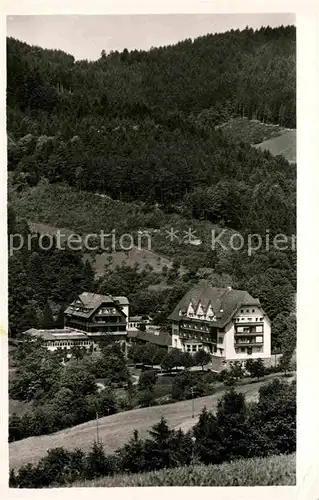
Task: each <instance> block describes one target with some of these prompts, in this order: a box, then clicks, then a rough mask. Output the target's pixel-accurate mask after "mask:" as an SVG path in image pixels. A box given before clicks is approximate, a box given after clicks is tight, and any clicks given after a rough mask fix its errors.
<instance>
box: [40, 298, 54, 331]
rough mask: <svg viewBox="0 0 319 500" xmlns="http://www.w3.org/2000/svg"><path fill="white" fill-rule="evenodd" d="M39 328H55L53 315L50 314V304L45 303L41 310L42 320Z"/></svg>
mask: <svg viewBox="0 0 319 500" xmlns="http://www.w3.org/2000/svg"><path fill="white" fill-rule="evenodd" d="M41 326H42V328H44V329H50V328H54V326H55V324H54V319H53V314H52V309H51V307H50V304H49V303H48V302H46V303H45V306H44V309H43V318H42V322H41Z"/></svg>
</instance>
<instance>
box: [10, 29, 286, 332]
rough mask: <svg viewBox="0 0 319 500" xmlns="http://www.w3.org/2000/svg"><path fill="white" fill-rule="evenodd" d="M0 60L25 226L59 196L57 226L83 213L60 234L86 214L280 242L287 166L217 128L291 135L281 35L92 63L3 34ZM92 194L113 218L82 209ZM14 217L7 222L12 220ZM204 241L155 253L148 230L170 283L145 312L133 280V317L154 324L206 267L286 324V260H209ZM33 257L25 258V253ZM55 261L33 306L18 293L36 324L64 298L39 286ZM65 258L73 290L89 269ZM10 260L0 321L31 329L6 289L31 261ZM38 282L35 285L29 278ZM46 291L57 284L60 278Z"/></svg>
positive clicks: (272, 256)
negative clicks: (150, 318) (167, 264)
mask: <svg viewBox="0 0 319 500" xmlns="http://www.w3.org/2000/svg"><path fill="white" fill-rule="evenodd" d="M101 49H103V47H101ZM7 65H8V67H7V127H8V168H9V170H10V171H11V172H10V183H11V185H12V192H14V193H15V195H14V199H13V198H9V201H11V202H12V205H13V207H14V208H15V209H16V212H17V219H19V214H23V218H26V219H27V218H28V213H30V214H31V212H32V217H33V220H31V222H48V223H50V224H52V225H57V226H58V225H59V224H58V221H57V220H54V216H53V211H54V210H55V211H56V210H57V204H56V203H54V202H55V201H56V199H57V197H59V196H60V198H58V200H60V199H62V196H63V200H65V201H64V206H63V209H62V208H61V214H60V217H59V219H60V220H61V219H63V220H66V219H68V220H71V219H72V217H71V218H70V217H69V218H68V217H67V216H66V215H67V214H66V213H65V210H66V209H68V210H69V211H70V213H71V212H72V209H73V208H74V207H75V206H76V203H79V202H81V203H82V201H83V207H82V208H83V212H82V211H80V210H79V208H77V209H76V211H77V216H75V217H74V221H75V224H74V225H76V227H71V225H68V226H69V227H70V229H77V230H79V229H81V228H82V229H83V230H84V231H86V232H87V231H89V230H90V228H89V227H88V226H90V225H92V224H91V221H92V220H94V225H96V224H98V222H100V221H101V223H102V222H103V224H104V223H105V220H106V219H107V222H109V223H110V220H112V227H113V225H114V224H115V226H116V228H117V229H119V228H123V226H124V227H125V230H126V231H129V230H131V231H135V230H136V229H137V227H136V224H137V221H140V220H141V221H142V222H143V224H142V226H143V227H142V228H143V229H145V228H158V229H159V230H163V225H164V227H165V229H166V226H167V227H169V226H176V227H179V225H181V224H183V229H184V228H186V227H187V228H188V227H191V226H192V227H193V228H194V227H197V226H196V225H195V223H194V220H197V221H200V223H201V224H205V223H206V221H207V228H210V227H211V226H210V224H213V225H214V226H218V227H220V228H225V227H226V228H229V229H231V230H236V231H240V232H241V233H242V234H244V235H247V234H248V233H249V232H257V233H260V234H261V235H262V236H263V235H264V234H265V231H269V234H270V235H271V236H273V235H275V234H277V233H284V234H286V235H288V236H289V237H290V236H291V235H293V234H294V232H295V184H296V169H295V165H294V164H289V163H288V161H286V160H285V159H284V158H283V157H281V156H278V157H273V156H272V155H271V154H270V153H269V152H263V151H259V150H256V149H254V148H252V147H251V146H250V140H249V139H250V138H247V140H240V141H238V140H234V138H233V137H232V136H231V134H229V133H227V131H225V132H224V131H223V127H220V128H218V127H217V126H218V125H223V124H224V123H225V122H228V121H229V120H231V119H232V118H235V117H242V116H245V117H248V118H250V119H257V120H260V121H261V122H266V123H272V124H275V125H278V126H280V127H289V128H294V127H295V123H296V117H295V98H296V96H295V80H296V78H295V70H296V64H295V28H294V27H292V26H289V27H285V28H284V27H280V28H276V29H271V28H261V29H260V30H257V31H254V30H252V29H246V30H244V31H239V30H236V31H234V30H232V31H230V32H227V33H222V34H215V35H207V36H203V37H200V38H197V39H195V40H194V41H192V40H185V41H182V42H180V43H178V44H176V45H174V46H168V47H159V48H154V49H151V50H150V51H137V50H134V51H131V52H129V51H128V50H124V51H123V52H121V53H118V52H114V53H110V54H108V55H107V54H106V53H105V52H104V51H103V50H102V52H101V57H100V59H99V60H97V61H94V62H88V61H75V60H74V58H73V56H72V55H69V54H66V53H63V52H61V51H57V50H44V49H42V48H40V47H31V46H29V45H27V44H26V43H22V42H20V41H18V40H15V39H12V38H9V39H8V40H7ZM216 127H217V128H216ZM53 185H54V186H53ZM68 190H69V191H68ZM59 193H60V194H59ZM77 193H78V196H77ZM92 193H100V194H104V195H107V196H110V197H111V199H109V198H107V199H108V200H109V201H108V202H107V205H112V199H113V200H118V201H117V204H116V207H117V208H116V207H115V208H114V207H113V208H114V210H115V212H116V214H115V216H114V217H113V211H112V210H110V212H112V217H110V216H109V217H108V218H105V217H104V218H103V217H102V216H101V211H99V210H98V207H100V206H101V204H99V203H98V201H95V198H96V199H97V200H98V199H99V198H98V197H95V196H93V194H92ZM44 195H45V196H46V198H45V199H44V198H43V196H44ZM19 197H20V198H19ZM68 199H69V200H70V204H69V205H68V203H67V200H68ZM39 200H40V201H41V200H42V201H41V203H40V202H39ZM50 200H51V202H50ZM74 200H77V201H76V202H75V201H74ZM124 202H125V203H124ZM23 204H25V206H24V207H23V206H22V205H23ZM93 205H94V207H95V209H93V208H92V207H93ZM113 205H114V202H113ZM30 207H31V208H30ZM29 208H30V210H29ZM28 210H29V212H28ZM50 211H51V212H50ZM55 213H56V212H55ZM79 213H81V214H83V217H82V215H81V217H80V216H79ZM128 214H131V216H130V219H129V220H132V221H133V222H134V224H133V225H134V227H132V228H130V227H127V220H128V219H126V218H127V217H128ZM80 219H81V220H80ZM124 219H125V224H124ZM12 220H15V215H14V213H12ZM189 221H192V222H191V223H190V224H188V222H189ZM113 222H114V224H113ZM16 223H17V227H19V224H21V221H19V220H18V221H17V222H15V224H16ZM24 227H25V229H26V226H24ZM205 227H206V226H205ZM102 228H104V226H103V227H100V229H102ZM109 229H111V227H110V228H109ZM26 230H27V229H26ZM95 230H96V229H95ZM206 233H207V235H206V237H207V238H209V233H208V232H206ZM156 238H157V239H158V241H157V240H156ZM160 238H162V239H161V240H160ZM202 240H203V238H202ZM165 244H167V248H168V251H167V252H166V248H165ZM208 244H209V242H207V241H206V242H205V245H206V246H203V249H202V250H200V249H199V250H198V252H197V253H198V256H197V257H196V258H195V257H194V258H193V255H195V253H194V249H191V248H190V247H185V245H184V247H181V245H178V244H177V243H176V244H175V246H174V245H170V246H169V244H168V242H167V240H166V241H164V236H163V234H162V235H160V234H158V235H157V236H156V237H155V246H156V248H155V249H156V250H157V251H159V252H161V253H162V254H163V255H170V256H172V257H174V261H175V264H176V265H175V267H174V269H173V271H172V273H171V275H169V276H168V277H163V279H164V281H165V280H166V281H168V282H169V283H170V284H172V283H174V286H175V285H176V286H177V288H178V289H177V292H176V293H175V292H174V293H173V292H172V296H173V298H172V300H170V301H167V300H166V297H165V300H164V294H162V295H163V297H162V298H161V300H160V301H158V302H156V305H154V304H151V305H150V304H149V302H150V300H149V296H148V294H147V291H145V286H144V284H143V286H142V285H141V286H140V285H139V286H140V288H141V292H142V291H143V293H144V297H143V300H144V302H143V300H142V293H141V296H138V300H137V299H136V300H135V305H134V311H136V312H141V313H142V312H145V311H144V310H143V311H142V310H138V304H144V305H143V307H144V309H145V310H146V309H147V308H148V311H149V312H152V313H154V312H156V310H161V311H162V315H161V320H163V319H164V313H165V314H166V313H169V309H170V308H171V307H172V306H173V305H174V304H173V302H174V300H177V297H178V294H180V293H183V292H184V289H185V287H189V286H190V285H191V283H192V280H196V279H198V275H196V271H197V270H198V269H197V268H202V267H209V268H215V271H216V273H217V280H220V282H221V283H224V277H223V274H226V275H227V276H228V277H229V278H227V280H228V279H229V280H230V282H227V285H228V284H231V285H233V286H236V285H237V286H240V287H245V288H246V289H248V290H249V291H250V292H251V293H253V294H255V295H256V296H259V297H260V298H261V300H262V301H263V303H264V304H266V306H268V309H269V314H270V316H271V318H272V319H274V318H276V317H277V316H278V315H280V313H281V312H283V313H284V314H285V315H286V317H285V318H286V319H287V317H288V316H287V315H288V314H289V312H290V310H291V297H292V295H293V292H294V290H295V259H294V255H293V252H291V251H289V252H286V253H285V252H278V251H277V252H275V251H273V252H272V253H271V252H264V253H263V254H258V256H257V255H256V256H253V257H248V256H247V253H246V254H245V252H244V251H243V252H233V253H231V252H230V254H229V255H227V256H225V255H224V256H220V255H219V256H218V257H217V256H216V255H213V256H212V255H211V252H210V249H209V247H208ZM33 250H34V252H35V253H37V254H39V250H38V249H37V248H34V249H33ZM191 252H192V253H191ZM58 253H59V252H58V251H57V250H55V252H53V254H52V256H51V257H50V258H51V259H52V260H51V264H52V267H51V269H50V270H46V272H48V274H47V278H46V286H47V287H48V289H50V292H48V291H43V290H42V291H41V290H40V292H39V295H38V297H40V298H39V300H38V298H37V297H33V296H32V294H29V292H28V291H26V290H27V288H25V291H24V292H23V297H24V298H26V297H28V296H29V301H32V300H33V305H34V307H35V310H36V311H37V316H38V317H39V318H42V319H41V320H39V321H40V323H41V322H44V323H47V321H45V320H44V319H43V316H44V311H43V307H44V305H45V304H47V302H48V301H51V303H52V301H53V302H55V303H56V304H57V305H58V306H59V307H60V306H61V305H62V302H64V301H67V300H69V295H68V296H66V295H65V293H64V294H62V295H63V297H62V295H61V297H60V299H61V300H60V301H59V300H58V298H57V296H56V294H54V293H53V292H52V287H54V285H53V284H54V280H55V278H54V269H55V268H56V267H58V260H59V259H60V257H57V255H58ZM181 255H183V259H184V260H183V264H184V265H187V266H188V269H189V271H190V274H189V275H188V276H187V277H186V278H185V280H184V281H183V283H180V282H179V280H180V279H181V278H178V276H177V274H176V269H178V264H179V263H178V262H177V261H178V259H179V258H180V257H181ZM199 257H200V258H199ZM206 257H207V258H206ZM65 258H66V257H65ZM68 258H70V259H71V260H72V259H73V262H74V274H75V275H76V276H78V274H79V275H81V276H82V275H84V278H83V283H82V281H81V279H82V278H81V279H80V278H79V277H77V278H76V281H75V282H76V283H77V285H76V286H74V287H71V290H72V293H74V294H75V293H76V292H77V291H78V290H79V289H80V288H81V286H82V284H83V286H84V283H85V284H86V286H87V283H88V282H90V283H91V281H90V280H92V273H91V271H90V268H89V266H86V268H84V267H83V266H82V263H81V261H80V260H79V259H77V258H76V257H75V256H73V255H72V256H71V255H70V256H69V257H68ZM41 259H42V255H40V260H41ZM11 260H12V261H11ZM11 260H10V272H11V276H12V279H11V283H12V284H11V285H10V286H11V288H10V290H11V303H12V307H11V313H10V317H11V320H10V321H11V323H12V325H13V327H12V330H13V331H14V332H15V333H17V332H18V331H19V330H21V328H22V325H23V327H27V326H36V325H35V324H34V322H32V321H33V320H32V321H31V319H30V318H28V317H27V318H26V320H25V321H24V319H23V318H24V315H25V314H27V311H28V306H27V305H26V304H27V303H26V302H25V306H24V308H23V311H22V309H21V310H20V309H19V307H20V304H21V301H20V299H19V297H18V296H17V295H18V294H17V292H16V287H15V283H17V282H18V280H19V273H20V267H21V266H22V268H23V269H24V275H23V276H24V279H25V282H26V283H25V287H27V286H29V283H31V281H30V280H31V277H32V276H33V274H32V273H33V270H34V269H35V267H36V266H35V265H34V261H35V262H37V261H39V259H38V257H36V256H33V257H32V259H31V257H30V256H26V255H25V254H24V253H23V252H21V254H16V255H15V256H14V257H12V258H11ZM191 262H192V264H191V265H190V263H191ZM43 264H44V263H43ZM51 264H50V265H51ZM47 266H49V263H48V264H47ZM72 273H73V272H72ZM72 273H70V276H73V274H72ZM174 273H175V275H174ZM216 273H215V276H216ZM115 274H116V273H115ZM146 274H147V273H146ZM151 274H152V273H151ZM85 276H86V277H85ZM218 276H219V278H218ZM144 278H145V283H146V282H147V284H151V283H153V282H154V284H157V283H158V277H156V278H155V277H154V276H153V277H152V278H149V277H147V276H145V277H144ZM57 279H58V280H59V278H57ZM63 279H64V278H63V273H62V274H61V280H62V281H63ZM70 279H71V278H70ZM112 280H113V283H114V281H116V280H117V287H122V289H123V290H122V291H123V293H124V290H125V286H124V284H123V280H122V279H120V277H119V275H118V276H117V277H116V276H114V275H112V276H109V275H108V276H107V275H106V277H105V279H104V281H103V287H102V288H103V289H105V290H107V289H108V287H109V288H112V287H111V285H110V283H111V282H112ZM152 280H153V281H152ZM174 280H175V281H174ZM187 280H188V281H187ZM227 280H226V281H227ZM137 281H138V280H137ZM38 285H39V287H40V288H41V286H40V285H41V281H40V280H39V282H38ZM120 285H121V286H120ZM94 286H97V284H96V283H95V284H94V285H93V283H92V284H91V288H93V287H94ZM117 287H115V288H116V289H117ZM22 288H23V287H22ZM35 288H36V289H37V287H35ZM56 289H57V290H62V289H63V286H62V284H61V283H59V284H58V286H57V288H56ZM137 292H138V293H139V292H140V290H139V289H138V287H137V288H136V290H132V291H131V292H130V293H131V294H132V297H130V298H133V296H134V297H135V298H136V297H137ZM146 295H147V296H146ZM59 302H60V303H59ZM146 304H147V305H146ZM31 305H32V304H31ZM53 305H54V304H53ZM46 307H47V306H46ZM19 311H20V312H19ZM163 311H164V313H163ZM279 319H280V318H279ZM286 319H285V321H286ZM41 324H42V323H41Z"/></svg>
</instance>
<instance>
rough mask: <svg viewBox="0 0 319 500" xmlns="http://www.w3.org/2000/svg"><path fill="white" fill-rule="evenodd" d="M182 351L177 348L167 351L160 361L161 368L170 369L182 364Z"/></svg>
mask: <svg viewBox="0 0 319 500" xmlns="http://www.w3.org/2000/svg"><path fill="white" fill-rule="evenodd" d="M182 363H183V353H182V351H180V350H179V349H172V350H171V351H169V352H168V353H167V354H166V356H165V358H164V359H163V361H162V363H161V367H162V369H163V370H167V371H170V372H171V371H172V370H173V369H174V368H177V367H179V366H183V365H182Z"/></svg>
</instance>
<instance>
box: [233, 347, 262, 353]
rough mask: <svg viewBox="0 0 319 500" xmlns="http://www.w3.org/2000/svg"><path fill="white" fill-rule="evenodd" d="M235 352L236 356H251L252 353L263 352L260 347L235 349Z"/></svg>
mask: <svg viewBox="0 0 319 500" xmlns="http://www.w3.org/2000/svg"><path fill="white" fill-rule="evenodd" d="M235 352H236V353H237V354H239V353H241V352H245V353H247V354H252V353H253V352H263V347H262V346H256V347H236V349H235Z"/></svg>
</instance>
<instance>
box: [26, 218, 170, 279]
mask: <svg viewBox="0 0 319 500" xmlns="http://www.w3.org/2000/svg"><path fill="white" fill-rule="evenodd" d="M29 226H30V229H31V230H32V231H34V232H37V233H39V234H50V235H56V234H57V231H58V230H59V231H60V233H59V234H60V237H61V244H63V243H64V242H65V241H66V239H67V238H68V237H69V236H70V235H71V234H74V233H75V232H76V231H72V230H71V229H69V228H65V227H64V228H58V227H55V226H53V225H51V224H44V223H41V222H29ZM84 238H85V235H82V240H83V241H84ZM141 241H142V243H143V241H144V240H143V239H142V240H141ZM145 241H146V243H145V245H146V246H147V240H145ZM84 258H85V259H88V260H89V262H90V264H91V265H92V268H93V269H94V272H95V275H96V276H103V275H104V273H105V266H106V265H107V266H108V267H109V269H115V267H116V266H130V267H134V266H135V265H136V264H137V265H138V266H139V270H140V271H143V269H145V267H146V266H147V265H149V266H151V267H152V268H153V270H154V272H156V273H161V272H162V271H163V267H164V266H166V267H167V268H170V267H172V261H171V260H169V259H167V258H165V257H163V256H161V255H158V254H157V253H155V252H151V251H150V250H148V249H147V248H137V247H133V248H132V249H131V250H127V251H121V252H102V253H98V254H96V255H94V256H92V254H89V253H84ZM110 259H111V260H110Z"/></svg>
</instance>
